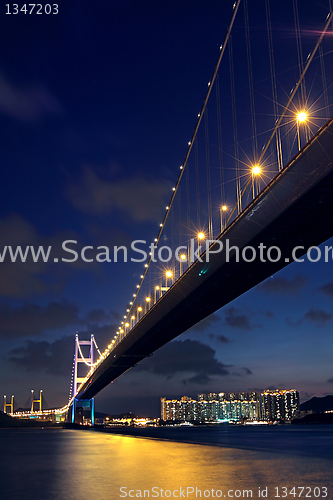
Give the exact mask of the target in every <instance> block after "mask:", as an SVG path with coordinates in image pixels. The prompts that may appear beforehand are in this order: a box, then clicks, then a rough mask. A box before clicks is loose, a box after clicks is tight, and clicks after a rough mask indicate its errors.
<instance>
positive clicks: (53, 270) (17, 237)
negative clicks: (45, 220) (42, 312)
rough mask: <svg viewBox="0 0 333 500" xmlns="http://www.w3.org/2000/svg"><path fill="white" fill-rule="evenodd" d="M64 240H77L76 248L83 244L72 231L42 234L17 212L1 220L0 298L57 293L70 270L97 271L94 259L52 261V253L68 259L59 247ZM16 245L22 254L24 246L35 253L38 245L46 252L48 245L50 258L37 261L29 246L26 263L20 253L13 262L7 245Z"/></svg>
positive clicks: (14, 249) (25, 249)
mask: <svg viewBox="0 0 333 500" xmlns="http://www.w3.org/2000/svg"><path fill="white" fill-rule="evenodd" d="M66 240H74V241H77V245H76V248H77V249H80V248H82V247H83V246H84V245H82V242H81V241H80V237H79V236H78V235H77V234H76V233H74V232H72V231H68V232H59V233H56V234H54V235H51V236H48V237H45V236H42V235H40V234H39V233H38V232H37V230H36V229H35V227H34V226H33V225H32V224H30V223H29V222H28V221H26V220H25V219H23V218H22V217H20V216H18V215H9V216H7V217H5V218H3V219H0V297H6V298H11V299H22V298H24V299H26V298H31V297H36V296H39V295H44V294H46V293H48V292H51V293H57V294H59V293H60V292H61V290H62V288H63V286H64V285H65V283H66V282H68V275H69V273H71V272H73V271H79V270H82V269H84V270H87V271H88V272H94V273H98V272H99V268H98V264H97V263H95V262H93V263H85V262H84V261H83V260H81V259H78V260H77V261H76V262H73V263H70V264H69V263H64V264H61V263H59V264H54V263H53V262H54V261H53V258H54V257H55V256H56V257H58V258H59V259H61V257H66V258H68V254H65V253H64V252H63V251H62V249H61V248H62V242H63V241H66ZM18 246H20V247H21V251H22V253H23V254H25V253H26V251H27V247H33V248H34V250H35V252H36V253H37V252H38V249H39V247H43V249H44V254H45V255H47V252H48V249H49V247H51V250H50V254H49V260H48V262H44V261H43V259H42V258H41V256H40V257H39V258H38V261H37V262H34V261H33V258H32V253H31V248H28V251H27V259H26V261H25V262H22V261H21V258H20V257H19V254H18V256H17V258H16V261H15V262H11V256H10V252H9V247H11V248H12V252H14V253H15V252H16V251H17V247H18ZM6 247H7V249H6V250H5V248H6ZM72 248H73V247H72Z"/></svg>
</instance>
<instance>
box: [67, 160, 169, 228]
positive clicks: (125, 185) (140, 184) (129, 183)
mask: <svg viewBox="0 0 333 500" xmlns="http://www.w3.org/2000/svg"><path fill="white" fill-rule="evenodd" d="M169 192H170V185H169V182H168V181H158V180H146V179H144V178H143V177H139V176H137V177H132V178H126V179H118V180H116V181H113V182H111V181H108V180H106V179H101V178H100V177H98V175H97V174H96V172H94V171H93V169H92V168H90V167H86V168H85V169H84V172H83V175H82V177H81V179H80V181H79V182H78V183H76V184H71V185H70V186H69V187H68V188H67V196H68V198H69V200H70V201H71V203H72V204H73V206H74V207H75V208H77V209H78V210H81V211H82V212H88V213H93V214H109V213H110V212H112V211H119V210H120V211H122V212H124V213H125V214H126V215H127V216H129V217H130V218H131V219H132V220H133V221H137V222H145V221H151V222H156V221H157V220H158V221H159V220H160V219H161V216H162V214H163V201H162V200H163V199H164V198H165V196H166V195H167V194H168V193H169Z"/></svg>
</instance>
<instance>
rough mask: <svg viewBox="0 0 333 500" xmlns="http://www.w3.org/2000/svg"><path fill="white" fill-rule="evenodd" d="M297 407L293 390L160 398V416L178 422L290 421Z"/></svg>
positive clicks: (297, 396) (297, 399) (297, 395)
mask: <svg viewBox="0 0 333 500" xmlns="http://www.w3.org/2000/svg"><path fill="white" fill-rule="evenodd" d="M298 411H299V394H298V392H297V391H296V390H294V389H291V390H279V389H277V390H275V391H271V390H266V391H264V392H262V393H261V394H260V393H259V392H256V391H251V392H249V393H247V392H240V393H235V392H229V393H226V392H220V393H219V394H216V393H215V392H211V393H209V394H198V399H197V400H195V399H191V398H190V397H188V396H183V397H182V398H181V399H180V400H176V399H172V400H170V399H166V398H161V419H162V420H164V421H181V422H194V421H198V422H216V421H220V422H221V421H232V422H239V421H242V420H252V421H259V420H264V421H268V422H274V421H290V420H292V419H293V418H294V417H295V416H296V414H297V412H298Z"/></svg>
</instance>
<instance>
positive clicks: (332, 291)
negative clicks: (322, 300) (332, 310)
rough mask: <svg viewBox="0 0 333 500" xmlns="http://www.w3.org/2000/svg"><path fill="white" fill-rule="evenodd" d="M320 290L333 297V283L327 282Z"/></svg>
mask: <svg viewBox="0 0 333 500" xmlns="http://www.w3.org/2000/svg"><path fill="white" fill-rule="evenodd" d="M319 291H320V292H322V293H324V294H325V295H327V296H328V297H330V298H331V299H333V283H332V282H331V283H326V285H324V286H322V287H320V288H319Z"/></svg>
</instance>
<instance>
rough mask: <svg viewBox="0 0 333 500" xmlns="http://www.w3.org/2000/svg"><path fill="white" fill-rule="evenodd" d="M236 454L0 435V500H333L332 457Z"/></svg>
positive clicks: (92, 438) (86, 438)
mask: <svg viewBox="0 0 333 500" xmlns="http://www.w3.org/2000/svg"><path fill="white" fill-rule="evenodd" d="M180 432H182V431H181V430H180ZM201 432H202V431H201ZM232 432H234V435H235V436H236V435H237V433H238V431H237V430H236V431H232ZM240 432H242V431H240ZM250 432H251V431H250ZM213 433H214V431H210V437H212V436H213V435H214V434H213ZM238 434H239V433H238ZM247 435H248V436H250V433H248V434H247ZM266 435H267V432H266ZM289 435H290V439H291V440H292V434H291V433H289ZM328 437H329V438H330V439H331V438H332V430H331V431H330V433H328ZM280 438H281V434H280V435H279V434H276V439H277V440H278V439H280ZM304 439H305V440H306V439H308V440H309V443H310V442H312V444H313V439H316V435H315V434H314V435H311V431H310V433H307V434H304ZM311 440H312V441H311ZM217 441H218V440H217ZM243 441H245V438H244V439H243ZM242 448H243V449H240V448H239V447H226V446H223V445H221V446H211V445H206V444H205V445H199V444H190V443H184V442H173V441H166V440H162V441H160V440H158V439H141V438H138V437H132V436H124V435H114V434H108V433H103V432H101V433H99V432H91V431H81V430H66V431H62V430H35V429H34V430H16V429H15V430H1V432H0V449H1V450H2V451H1V454H0V477H1V490H0V498H1V499H3V500H7V499H8V500H10V499H13V500H18V499H20V500H21V499H27V500H30V499H31V500H32V499H34V500H39V499H43V500H67V499H68V500H69V499H71V500H86V499H87V500H88V499H89V500H90V499H91V498H94V499H97V500H112V499H114V498H121V497H120V487H127V491H129V489H133V490H141V491H142V496H143V490H149V489H150V490H151V488H153V487H158V488H162V489H163V490H167V489H168V490H175V489H179V487H182V488H186V487H188V486H189V487H191V486H193V487H194V488H195V487H198V489H201V490H202V496H203V491H204V490H211V489H212V488H213V489H215V490H217V489H219V490H222V491H223V493H225V492H226V491H227V490H231V489H233V490H235V489H240V490H242V489H252V490H253V492H254V493H253V498H258V495H257V491H258V488H259V487H261V488H264V487H266V486H267V487H268V491H269V492H271V494H270V495H269V496H268V498H274V494H275V492H274V487H275V486H287V487H289V488H291V487H293V486H296V487H297V486H312V487H314V486H320V487H322V486H327V487H328V488H329V490H331V493H329V495H328V497H327V498H332V499H333V480H332V460H330V458H331V457H332V455H331V457H330V458H328V457H326V456H323V454H322V453H318V454H317V455H316V453H311V454H310V455H306V454H305V455H304V454H297V453H296V454H293V453H292V452H290V450H288V452H286V453H285V452H284V451H282V450H281V449H274V446H270V448H271V449H269V448H266V449H264V450H263V449H261V450H260V449H244V448H246V442H244V447H242ZM290 448H291V450H292V446H290ZM318 451H319V450H318ZM146 495H147V494H146ZM150 495H151V496H150V498H152V492H150ZM127 498H129V497H127ZM146 498H147V496H146ZM189 498H195V496H194V495H191V496H189ZM290 498H293V497H290Z"/></svg>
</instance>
